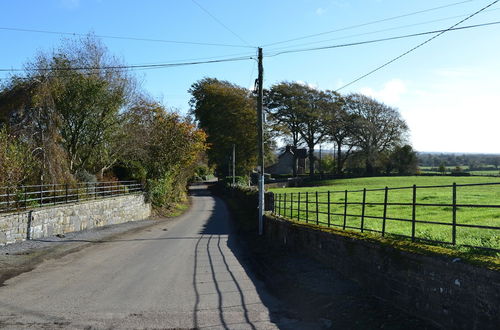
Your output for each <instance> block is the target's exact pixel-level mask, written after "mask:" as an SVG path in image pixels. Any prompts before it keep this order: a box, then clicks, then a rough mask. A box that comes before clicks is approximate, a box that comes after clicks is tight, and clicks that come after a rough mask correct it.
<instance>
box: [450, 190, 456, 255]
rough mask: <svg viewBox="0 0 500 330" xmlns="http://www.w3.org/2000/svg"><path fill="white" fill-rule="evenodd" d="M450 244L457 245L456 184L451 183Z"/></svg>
mask: <svg viewBox="0 0 500 330" xmlns="http://www.w3.org/2000/svg"><path fill="white" fill-rule="evenodd" d="M451 243H452V244H453V245H455V244H457V184H456V183H455V182H453V215H452V231H451Z"/></svg>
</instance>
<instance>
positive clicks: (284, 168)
mask: <svg viewBox="0 0 500 330" xmlns="http://www.w3.org/2000/svg"><path fill="white" fill-rule="evenodd" d="M294 156H295V157H296V159H297V164H296V166H297V174H303V173H305V169H306V159H307V150H306V149H297V148H294V147H292V146H287V147H286V149H285V151H284V152H283V153H282V154H281V155H279V156H278V162H277V163H276V164H273V165H271V166H269V167H267V168H266V173H270V174H293V166H294Z"/></svg>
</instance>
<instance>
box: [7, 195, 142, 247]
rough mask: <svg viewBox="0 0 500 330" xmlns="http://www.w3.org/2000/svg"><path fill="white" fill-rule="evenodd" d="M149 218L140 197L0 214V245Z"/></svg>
mask: <svg viewBox="0 0 500 330" xmlns="http://www.w3.org/2000/svg"><path fill="white" fill-rule="evenodd" d="M150 215H151V206H150V205H149V204H148V203H146V202H145V199H144V196H143V195H142V194H134V195H126V196H119V197H109V198H104V199H99V200H92V201H86V202H81V203H74V204H64V205H59V206H52V207H44V208H40V209H33V210H31V211H23V212H18V213H9V214H0V245H5V244H10V243H14V242H18V241H23V240H26V239H37V238H42V237H47V236H53V235H57V234H64V233H69V232H73V231H79V230H84V229H90V228H94V227H101V226H105V225H112V224H118V223H123V222H128V221H137V220H143V219H146V218H148V217H149V216H150Z"/></svg>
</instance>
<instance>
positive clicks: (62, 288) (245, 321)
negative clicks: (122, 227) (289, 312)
mask: <svg viewBox="0 0 500 330" xmlns="http://www.w3.org/2000/svg"><path fill="white" fill-rule="evenodd" d="M192 192H193V206H192V208H191V209H190V211H188V212H187V213H186V214H184V215H183V216H182V217H180V218H179V219H177V220H175V221H173V222H170V223H162V222H159V223H158V224H157V225H154V226H152V227H149V228H147V229H145V230H142V231H140V232H136V233H134V234H128V235H124V236H122V237H120V238H117V239H112V240H109V241H105V242H102V243H99V244H94V245H92V246H90V247H88V248H85V249H83V250H81V251H79V252H76V253H72V254H69V255H67V256H65V257H63V258H60V259H56V260H50V261H46V262H44V263H42V264H41V265H39V266H38V267H37V268H36V269H34V270H33V271H31V272H28V273H24V274H21V275H19V276H17V277H15V278H12V279H10V280H8V281H7V282H6V283H5V286H3V287H0V328H2V327H4V328H15V329H19V328H33V329H35V328H36V329H38V328H47V329H53V328H65V329H66V328H69V329H72V328H78V329H83V328H86V329H92V328H119V329H122V328H134V329H135V328H148V329H151V328H156V329H158V328H160V329H169V328H175V329H177V328H214V329H274V328H277V327H278V326H279V327H282V325H280V322H287V325H285V326H284V327H285V328H288V327H290V326H291V327H292V328H293V327H294V326H293V324H294V322H293V321H292V320H287V321H283V320H281V321H280V319H278V320H274V319H273V318H277V316H276V315H278V314H279V312H277V310H279V309H280V308H281V307H279V305H280V304H279V302H277V301H276V300H275V299H274V298H272V297H271V296H270V295H268V294H267V293H266V291H265V289H264V288H263V285H262V284H260V283H259V282H258V281H257V280H255V279H254V278H253V276H252V275H251V274H250V273H249V272H248V271H247V270H246V269H245V267H244V263H243V265H242V262H241V260H242V257H241V255H240V250H239V248H238V244H236V243H235V242H234V239H233V236H232V234H231V230H230V226H229V223H228V211H227V210H226V207H225V205H224V203H223V202H222V201H221V200H219V199H217V198H215V197H213V196H210V195H209V194H208V190H207V189H206V187H205V186H195V187H193V188H192ZM283 319H285V320H286V318H283ZM290 322H291V324H290ZM295 326H298V324H296V323H295Z"/></svg>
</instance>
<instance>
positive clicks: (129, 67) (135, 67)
mask: <svg viewBox="0 0 500 330" xmlns="http://www.w3.org/2000/svg"><path fill="white" fill-rule="evenodd" d="M254 58H255V57H254V56H242V57H233V58H226V59H218V60H210V61H196V62H178V63H161V64H144V65H114V66H100V67H99V66H81V67H71V68H37V69H34V70H33V71H44V72H45V71H80V70H141V69H162V68H170V67H177V66H188V65H198V64H211V63H222V62H234V61H243V60H251V59H254ZM21 71H26V70H24V69H4V68H3V69H0V72H21Z"/></svg>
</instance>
